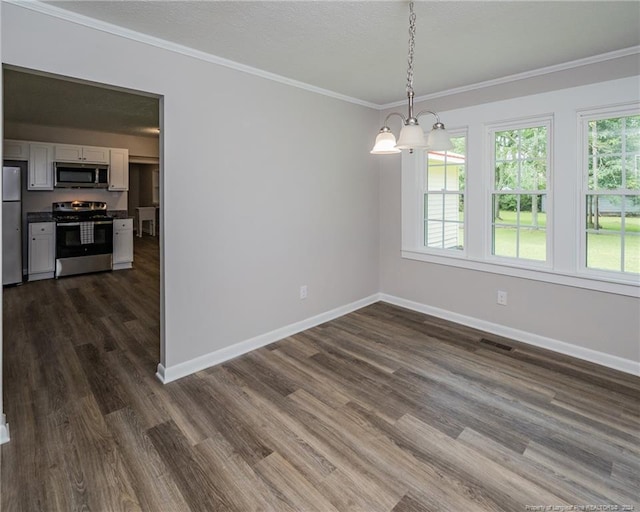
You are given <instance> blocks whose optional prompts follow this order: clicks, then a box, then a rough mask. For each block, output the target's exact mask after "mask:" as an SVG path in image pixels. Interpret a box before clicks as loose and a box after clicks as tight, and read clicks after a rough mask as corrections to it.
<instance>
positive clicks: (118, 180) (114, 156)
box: [109, 149, 129, 192]
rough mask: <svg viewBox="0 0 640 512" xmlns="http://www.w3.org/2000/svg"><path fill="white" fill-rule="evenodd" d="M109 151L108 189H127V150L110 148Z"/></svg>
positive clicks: (116, 190) (115, 190)
mask: <svg viewBox="0 0 640 512" xmlns="http://www.w3.org/2000/svg"><path fill="white" fill-rule="evenodd" d="M109 153H110V158H109V190H110V191H113V192H118V191H123V190H129V150H128V149H111V150H110V151H109Z"/></svg>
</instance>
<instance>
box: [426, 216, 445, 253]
mask: <svg viewBox="0 0 640 512" xmlns="http://www.w3.org/2000/svg"><path fill="white" fill-rule="evenodd" d="M443 233H444V230H443V223H442V222H426V223H425V236H424V237H425V240H426V243H425V245H426V246H427V247H433V248H438V249H442V248H443V247H442V236H443Z"/></svg>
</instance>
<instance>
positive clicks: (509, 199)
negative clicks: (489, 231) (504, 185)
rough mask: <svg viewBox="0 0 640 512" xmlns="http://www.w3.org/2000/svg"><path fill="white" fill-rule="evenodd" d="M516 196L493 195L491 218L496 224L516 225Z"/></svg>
mask: <svg viewBox="0 0 640 512" xmlns="http://www.w3.org/2000/svg"><path fill="white" fill-rule="evenodd" d="M517 210H518V196H517V195H516V194H494V196H493V218H494V222H495V223H496V224H517V221H518V220H517Z"/></svg>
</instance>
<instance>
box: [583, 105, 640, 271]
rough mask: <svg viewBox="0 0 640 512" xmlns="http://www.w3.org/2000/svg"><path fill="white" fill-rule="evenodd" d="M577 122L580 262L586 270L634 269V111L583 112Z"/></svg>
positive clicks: (639, 142)
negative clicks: (580, 167)
mask: <svg viewBox="0 0 640 512" xmlns="http://www.w3.org/2000/svg"><path fill="white" fill-rule="evenodd" d="M630 113H631V112H630ZM582 126H583V142H584V147H583V177H584V179H583V184H584V203H583V206H584V209H583V213H582V215H581V217H582V219H583V221H582V222H583V229H584V230H585V236H584V238H583V252H582V258H583V264H584V266H585V267H586V268H587V269H589V270H595V271H598V270H599V271H605V272H607V271H608V272H618V273H631V274H638V273H640V170H639V167H640V115H638V114H637V113H636V114H635V115H616V116H614V117H612V116H611V114H609V115H606V117H604V116H600V117H598V116H588V115H586V116H583V118H582Z"/></svg>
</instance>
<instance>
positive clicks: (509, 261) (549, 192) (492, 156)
mask: <svg viewBox="0 0 640 512" xmlns="http://www.w3.org/2000/svg"><path fill="white" fill-rule="evenodd" d="M539 126H544V127H545V128H546V129H547V154H546V169H547V176H546V182H547V186H546V188H545V189H544V191H537V192H538V193H539V194H541V193H544V194H545V195H546V196H547V200H546V217H547V222H546V225H545V241H546V244H545V252H546V258H545V260H544V261H541V260H532V259H527V258H521V257H518V256H516V257H511V256H501V255H498V254H494V252H493V231H494V224H495V222H494V219H493V197H494V194H496V187H495V167H496V147H495V134H496V133H497V132H502V131H507V130H518V129H525V128H535V127H539ZM485 133H486V139H487V143H488V146H489V147H488V150H487V154H488V159H487V163H486V166H487V171H488V172H489V173H490V174H489V187H488V197H487V198H486V201H487V203H486V204H487V211H486V215H487V225H486V227H485V251H484V257H485V259H486V260H487V261H492V262H495V263H499V264H504V265H509V266H515V267H522V268H534V269H547V270H552V269H553V268H554V262H553V254H554V251H553V218H554V217H553V199H554V198H553V188H554V187H553V176H554V172H553V163H554V159H553V140H554V131H553V115H543V116H535V117H523V118H520V119H515V120H509V121H506V122H497V123H491V124H486V125H485ZM516 192H517V193H518V194H519V193H520V192H519V191H516ZM518 228H519V225H518Z"/></svg>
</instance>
